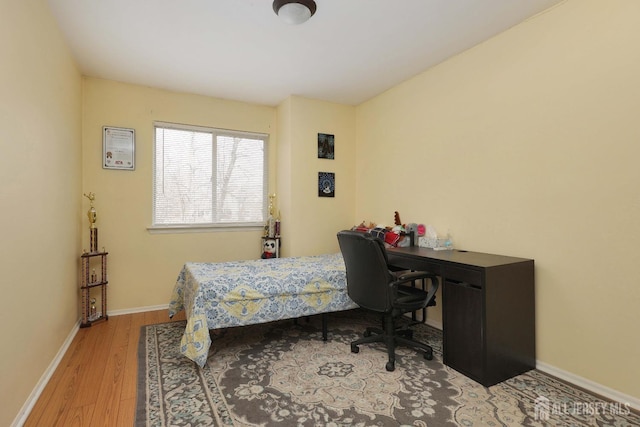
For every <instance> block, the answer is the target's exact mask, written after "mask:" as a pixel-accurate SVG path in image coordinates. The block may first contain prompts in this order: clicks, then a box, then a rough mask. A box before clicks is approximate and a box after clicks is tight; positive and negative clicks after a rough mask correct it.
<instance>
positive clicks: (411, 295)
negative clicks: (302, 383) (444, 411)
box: [338, 230, 439, 371]
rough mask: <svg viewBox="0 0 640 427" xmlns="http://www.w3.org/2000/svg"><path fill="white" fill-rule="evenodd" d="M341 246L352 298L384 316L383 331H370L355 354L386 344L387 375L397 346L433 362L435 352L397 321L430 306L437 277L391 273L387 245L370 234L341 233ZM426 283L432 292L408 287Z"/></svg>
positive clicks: (354, 345) (353, 348)
mask: <svg viewBox="0 0 640 427" xmlns="http://www.w3.org/2000/svg"><path fill="white" fill-rule="evenodd" d="M338 243H339V244H340V251H341V252H342V256H343V258H344V263H345V266H346V267H347V292H348V294H349V297H351V299H352V300H353V301H354V302H355V303H356V304H358V305H359V306H360V307H362V308H364V309H366V310H370V311H374V312H377V313H381V314H382V315H383V322H382V323H383V327H382V329H379V328H367V330H366V331H365V332H364V338H361V339H359V340H357V341H354V342H352V343H351V351H352V352H353V353H358V352H359V351H360V349H359V348H358V346H359V345H360V344H366V343H372V342H383V343H385V345H386V347H387V353H388V355H389V361H388V362H387V365H386V369H387V371H393V370H394V369H395V360H396V356H395V348H396V344H404V345H406V346H409V347H413V348H415V349H417V350H423V351H424V358H425V359H427V360H431V359H433V349H432V348H431V347H430V346H428V345H427V344H424V343H421V342H418V341H414V340H413V339H412V338H413V336H412V335H413V334H412V331H411V330H409V329H404V330H397V329H396V322H395V320H396V318H397V317H399V316H401V315H403V314H404V313H409V312H413V311H415V310H420V309H422V308H424V307H426V306H427V305H429V303H430V302H431V301H432V300H433V299H434V297H435V293H436V290H437V289H438V286H439V282H438V278H437V276H436V275H435V274H432V273H429V272H426V271H415V272H408V273H405V272H399V273H397V274H395V273H393V272H391V271H390V270H389V267H388V260H387V251H386V249H385V247H384V243H383V242H382V241H381V240H380V239H378V238H376V237H373V236H371V235H370V234H368V233H362V232H358V231H346V230H345V231H340V232H339V233H338ZM423 279H430V281H431V287H430V289H429V291H428V292H426V291H424V290H422V289H419V288H415V287H412V286H407V285H410V284H412V283H413V282H414V281H415V280H423Z"/></svg>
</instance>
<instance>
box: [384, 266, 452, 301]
mask: <svg viewBox="0 0 640 427" xmlns="http://www.w3.org/2000/svg"><path fill="white" fill-rule="evenodd" d="M423 279H429V280H431V287H429V291H428V292H427V302H429V301H431V300H433V298H434V297H435V294H436V291H437V290H438V288H439V287H440V280H439V279H438V276H437V275H435V274H433V273H431V272H429V271H410V272H407V273H404V274H401V275H400V276H398V278H397V279H396V281H395V282H392V283H391V286H392V287H397V286H398V285H401V284H403V283H409V282H413V281H415V280H423Z"/></svg>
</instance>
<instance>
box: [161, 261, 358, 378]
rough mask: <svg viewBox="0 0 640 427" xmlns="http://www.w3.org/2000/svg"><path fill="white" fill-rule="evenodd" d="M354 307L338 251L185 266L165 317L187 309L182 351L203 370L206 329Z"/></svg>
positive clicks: (206, 348)
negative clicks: (348, 293) (326, 253)
mask: <svg viewBox="0 0 640 427" xmlns="http://www.w3.org/2000/svg"><path fill="white" fill-rule="evenodd" d="M353 308H357V305H356V304H355V303H354V302H353V301H352V300H351V299H350V298H349V296H348V295H347V279H346V271H345V266H344V261H343V259H342V254H340V253H336V254H328V255H317V256H306V257H290V258H272V259H266V260H265V259H259V260H248V261H232V262H221V263H187V264H185V265H184V266H183V268H182V270H181V271H180V274H179V276H178V280H177V282H176V285H175V287H174V290H173V295H172V297H171V302H170V304H169V316H171V317H172V316H174V315H175V314H176V313H178V312H179V311H182V310H184V311H185V314H186V318H187V326H186V328H185V331H184V334H183V336H182V340H181V342H180V352H181V353H182V354H184V355H185V356H186V357H188V358H189V359H191V360H193V361H194V362H196V363H197V364H198V365H199V366H204V365H205V363H206V361H207V355H208V353H209V347H210V346H211V338H210V336H209V331H210V330H215V329H220V328H228V327H234V326H244V325H251V324H256V323H264V322H271V321H275V320H282V319H296V318H299V317H303V316H310V315H315V314H325V313H331V312H336V311H343V310H350V309H353ZM325 333H326V323H325Z"/></svg>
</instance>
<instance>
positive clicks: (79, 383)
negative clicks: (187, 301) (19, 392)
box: [24, 310, 184, 427]
mask: <svg viewBox="0 0 640 427" xmlns="http://www.w3.org/2000/svg"><path fill="white" fill-rule="evenodd" d="M178 320H184V312H181V313H178V315H176V316H174V318H173V319H169V316H168V313H167V310H158V311H148V312H145V313H135V314H126V315H121V316H111V317H109V320H107V321H103V322H99V323H94V324H93V325H92V326H91V327H89V328H82V329H80V330H79V331H78V333H77V335H76V336H75V338H74V340H73V342H72V343H71V345H70V346H69V349H68V350H67V352H66V354H65V355H64V357H63V358H62V360H61V361H60V364H59V365H58V367H57V369H56V371H55V372H54V373H53V375H52V376H51V379H50V380H49V383H48V384H47V386H46V387H45V389H44V390H43V391H42V394H41V395H40V398H39V399H38V401H37V402H36V404H35V405H34V407H33V409H32V411H31V413H30V414H29V417H28V418H27V421H26V422H25V424H24V425H25V426H47V427H48V426H65V427H69V426H132V425H133V423H134V417H135V407H136V382H137V372H138V358H137V354H138V340H139V338H140V327H141V326H143V325H151V324H154V323H164V322H169V321H178Z"/></svg>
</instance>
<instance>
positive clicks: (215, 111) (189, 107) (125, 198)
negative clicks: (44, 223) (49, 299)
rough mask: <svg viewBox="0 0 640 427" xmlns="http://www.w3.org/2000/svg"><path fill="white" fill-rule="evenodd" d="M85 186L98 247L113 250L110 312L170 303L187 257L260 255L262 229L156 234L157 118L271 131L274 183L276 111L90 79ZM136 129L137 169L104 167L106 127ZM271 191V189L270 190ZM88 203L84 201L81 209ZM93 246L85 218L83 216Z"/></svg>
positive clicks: (85, 123) (85, 94)
mask: <svg viewBox="0 0 640 427" xmlns="http://www.w3.org/2000/svg"><path fill="white" fill-rule="evenodd" d="M83 97H84V105H83V112H84V119H83V159H82V164H83V191H84V192H89V191H91V192H94V193H95V194H96V201H95V207H96V209H97V211H98V221H97V226H98V230H99V233H98V234H99V247H102V246H104V247H105V249H106V250H107V251H108V252H109V294H108V298H109V300H108V301H109V311H118V310H132V309H139V308H142V307H149V306H158V305H165V306H166V305H167V304H168V303H169V299H170V297H171V291H172V289H173V286H174V284H175V281H176V278H177V276H178V273H179V272H180V269H181V267H182V265H183V264H184V263H185V262H187V261H228V260H238V259H250V258H259V257H260V254H261V240H260V236H261V230H253V231H227V232H204V233H202V232H201V233H173V234H152V233H150V232H149V231H148V230H147V227H149V226H150V225H151V213H152V205H151V204H152V197H151V189H152V161H153V122H154V121H164V122H173V123H183V124H190V125H198V126H211V127H217V128H223V129H234V130H244V131H251V132H261V133H266V134H270V135H271V136H270V141H269V153H268V156H269V163H270V166H269V169H270V178H269V181H270V186H271V187H272V188H275V173H274V172H273V171H274V169H275V149H276V142H277V141H276V138H275V125H276V109H275V108H273V107H265V106H260V105H252V104H246V103H242V102H235V101H226V100H221V99H214V98H209V97H204V96H197V95H189V94H180V93H173V92H168V91H163V90H159V89H152V88H147V87H142V86H135V85H127V84H122V83H117V82H113V81H107V80H100V79H94V78H85V79H84V85H83ZM103 126H116V127H125V128H133V129H135V131H136V134H135V136H136V169H135V171H121V170H107V169H103V168H102V163H101V162H102V127H103ZM271 192H273V191H271ZM88 208H89V202H88V200H87V199H84V201H83V212H84V211H86V210H87V209H88ZM82 231H83V238H82V243H83V247H85V248H87V247H88V245H89V237H88V220H87V219H86V217H83V222H82Z"/></svg>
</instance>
